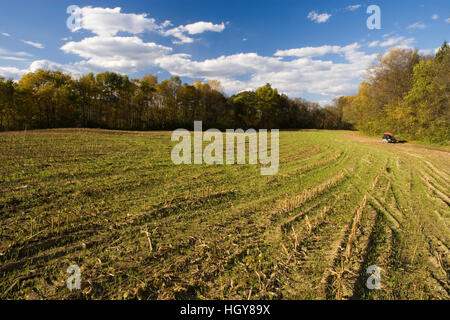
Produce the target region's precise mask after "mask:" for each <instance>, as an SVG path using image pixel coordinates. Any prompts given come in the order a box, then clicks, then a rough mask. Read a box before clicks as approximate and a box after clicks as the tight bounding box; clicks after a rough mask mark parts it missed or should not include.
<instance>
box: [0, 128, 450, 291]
mask: <svg viewBox="0 0 450 320" xmlns="http://www.w3.org/2000/svg"><path fill="white" fill-rule="evenodd" d="M170 135H171V133H170V132H145V133H144V132H119V131H104V130H87V129H79V130H78V129H77V130H76V129H65V130H63V129H61V130H41V131H30V132H6V133H1V134H0V163H1V166H0V190H1V192H0V219H1V230H0V232H1V241H0V275H1V279H2V280H1V281H0V298H2V299H136V298H137V299H448V298H449V295H450V286H449V265H450V254H449V246H450V233H449V228H448V225H449V223H450V209H449V205H450V192H449V188H448V186H449V181H450V153H449V150H448V149H445V148H444V147H439V148H438V147H430V146H421V145H415V144H398V145H386V144H382V143H381V141H379V139H375V138H368V137H364V136H362V135H360V134H358V133H353V132H348V131H286V132H281V133H280V166H279V172H278V174H277V175H273V176H262V175H261V174H260V170H259V169H260V165H211V166H207V165H180V166H176V165H174V164H173V163H172V161H171V157H170V154H171V149H172V147H173V145H174V143H173V142H171V139H170ZM71 265H77V266H79V267H80V271H81V288H80V290H72V291H71V290H69V289H68V288H67V286H66V280H67V278H68V277H69V276H70V275H69V274H67V273H66V270H67V268H68V267H69V266H71ZM371 265H376V266H378V267H380V268H381V279H380V284H381V289H379V290H369V289H368V288H367V287H366V280H367V278H368V277H369V276H370V275H369V274H367V273H366V270H367V268H368V267H369V266H371Z"/></svg>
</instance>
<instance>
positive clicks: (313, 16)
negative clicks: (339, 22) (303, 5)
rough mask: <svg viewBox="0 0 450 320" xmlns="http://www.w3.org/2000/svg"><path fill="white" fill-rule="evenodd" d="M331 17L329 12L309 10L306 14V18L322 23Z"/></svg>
mask: <svg viewBox="0 0 450 320" xmlns="http://www.w3.org/2000/svg"><path fill="white" fill-rule="evenodd" d="M330 18H331V14H328V13H321V14H318V13H317V12H316V11H311V12H310V13H309V14H308V19H309V20H311V21H314V22H315V23H324V22H327V21H328V20H329V19H330Z"/></svg>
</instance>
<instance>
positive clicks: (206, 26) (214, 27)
mask: <svg viewBox="0 0 450 320" xmlns="http://www.w3.org/2000/svg"><path fill="white" fill-rule="evenodd" d="M183 28H184V29H185V30H186V31H187V32H188V33H189V34H199V33H203V32H206V31H213V32H222V31H223V30H224V29H225V24H224V23H223V22H222V23H221V24H213V23H211V22H205V21H199V22H196V23H192V24H188V25H185V26H184V27H183Z"/></svg>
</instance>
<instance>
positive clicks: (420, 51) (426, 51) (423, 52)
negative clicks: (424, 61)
mask: <svg viewBox="0 0 450 320" xmlns="http://www.w3.org/2000/svg"><path fill="white" fill-rule="evenodd" d="M432 53H433V50H431V49H420V50H419V54H421V55H424V56H429V55H431V54H432Z"/></svg>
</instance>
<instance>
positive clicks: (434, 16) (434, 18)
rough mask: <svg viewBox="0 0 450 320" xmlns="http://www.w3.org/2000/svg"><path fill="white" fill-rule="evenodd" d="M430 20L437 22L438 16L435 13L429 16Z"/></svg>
mask: <svg viewBox="0 0 450 320" xmlns="http://www.w3.org/2000/svg"><path fill="white" fill-rule="evenodd" d="M431 19H432V20H437V19H439V15H438V14H437V13H435V14H433V15H432V16H431Z"/></svg>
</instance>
